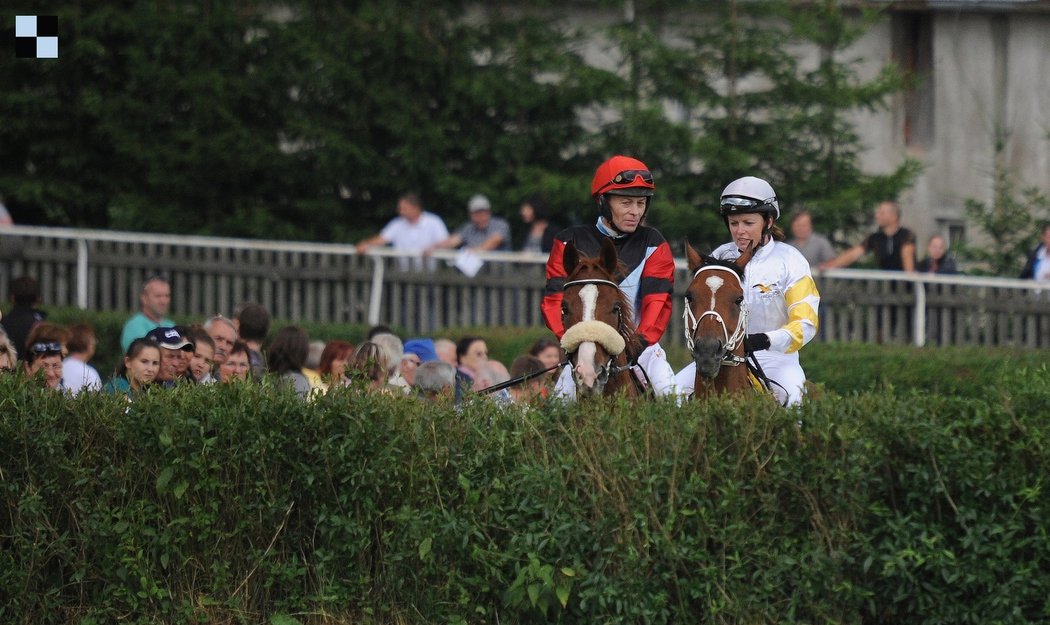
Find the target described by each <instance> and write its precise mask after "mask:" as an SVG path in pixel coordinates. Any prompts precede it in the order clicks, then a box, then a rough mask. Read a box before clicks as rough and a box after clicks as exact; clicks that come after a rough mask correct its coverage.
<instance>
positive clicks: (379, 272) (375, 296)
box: [368, 256, 386, 326]
mask: <svg viewBox="0 0 1050 625" xmlns="http://www.w3.org/2000/svg"><path fill="white" fill-rule="evenodd" d="M372 263H373V265H372V292H371V293H370V294H369V298H368V325H371V326H374V325H377V324H378V323H379V309H380V308H381V307H382V305H383V273H384V272H385V270H386V262H385V259H384V258H383V257H382V256H373V257H372Z"/></svg>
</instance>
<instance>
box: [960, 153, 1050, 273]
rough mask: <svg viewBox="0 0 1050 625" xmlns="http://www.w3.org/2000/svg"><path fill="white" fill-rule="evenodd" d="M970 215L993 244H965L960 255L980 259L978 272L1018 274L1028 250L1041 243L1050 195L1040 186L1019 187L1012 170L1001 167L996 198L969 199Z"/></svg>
mask: <svg viewBox="0 0 1050 625" xmlns="http://www.w3.org/2000/svg"><path fill="white" fill-rule="evenodd" d="M966 215H967V217H969V218H970V219H971V220H972V221H973V223H974V224H976V225H977V227H978V228H979V229H980V231H981V232H983V233H984V235H985V236H987V237H988V239H989V241H990V245H986V246H977V245H972V244H971V245H965V246H963V247H962V249H961V250H960V255H961V256H962V257H964V258H966V259H968V260H972V261H974V262H975V263H976V264H975V266H974V268H973V269H974V270H975V271H976V272H980V273H988V274H990V275H996V276H1017V275H1018V274H1020V273H1021V267H1022V266H1023V265H1024V260H1025V257H1026V256H1027V254H1028V252H1029V251H1030V250H1031V249H1032V248H1034V247H1035V246H1036V245H1037V244H1038V243H1039V233H1040V230H1041V228H1040V225H1041V222H1043V221H1046V220H1048V219H1050V198H1047V197H1046V196H1045V195H1043V193H1042V192H1040V191H1039V188H1038V187H1028V188H1025V189H1018V188H1017V182H1016V181H1015V180H1014V179H1013V177H1012V176H1011V174H1010V172H1009V171H1007V170H1006V169H1004V168H1003V167H997V171H996V174H995V187H994V197H993V198H992V201H991V202H990V203H985V202H980V201H978V200H975V199H972V198H970V199H967V200H966Z"/></svg>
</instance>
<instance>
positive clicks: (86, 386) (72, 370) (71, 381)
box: [62, 323, 102, 395]
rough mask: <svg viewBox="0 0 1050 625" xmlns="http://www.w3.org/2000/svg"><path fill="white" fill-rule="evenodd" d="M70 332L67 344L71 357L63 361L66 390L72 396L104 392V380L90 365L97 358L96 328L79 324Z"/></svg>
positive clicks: (63, 378) (70, 329)
mask: <svg viewBox="0 0 1050 625" xmlns="http://www.w3.org/2000/svg"><path fill="white" fill-rule="evenodd" d="M69 332H70V337H69V342H67V343H66V348H67V349H68V350H69V355H68V356H66V358H65V359H64V360H63V361H62V380H64V382H65V386H66V388H67V389H68V390H69V392H70V394H72V395H76V394H77V393H79V392H80V391H84V390H87V391H100V390H102V378H100V377H99V375H98V371H97V370H95V368H94V367H92V366H91V365H89V364H88V362H89V361H90V360H91V359H92V358H93V357H94V356H95V346H96V345H97V344H98V339H97V338H96V337H95V330H94V328H92V327H91V326H90V325H88V324H86V323H79V324H77V325H74V326H72V327H71V328H69Z"/></svg>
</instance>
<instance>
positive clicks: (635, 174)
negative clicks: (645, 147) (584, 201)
mask: <svg viewBox="0 0 1050 625" xmlns="http://www.w3.org/2000/svg"><path fill="white" fill-rule="evenodd" d="M638 178H641V179H642V182H644V183H646V184H653V174H652V172H650V171H649V170H648V169H628V170H626V171H621V172H620V173H618V174H616V175H615V176H613V179H612V180H610V181H609V182H606V183H605V184H604V185H602V187H601V188H600V189H598V193H601V192H602V191H604V190H605V189H607V188H609V187H611V186H613V185H614V184H630V183H632V182H634V181H635V180H637V179H638Z"/></svg>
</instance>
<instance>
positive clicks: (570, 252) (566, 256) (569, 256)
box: [561, 241, 580, 276]
mask: <svg viewBox="0 0 1050 625" xmlns="http://www.w3.org/2000/svg"><path fill="white" fill-rule="evenodd" d="M579 262H580V254H579V252H577V251H576V244H575V243H573V242H572V241H569V242H568V243H566V244H565V251H564V252H562V256H561V264H562V266H564V267H565V275H567V276H568V275H572V272H573V270H574V269H576V265H578V264H579Z"/></svg>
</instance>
